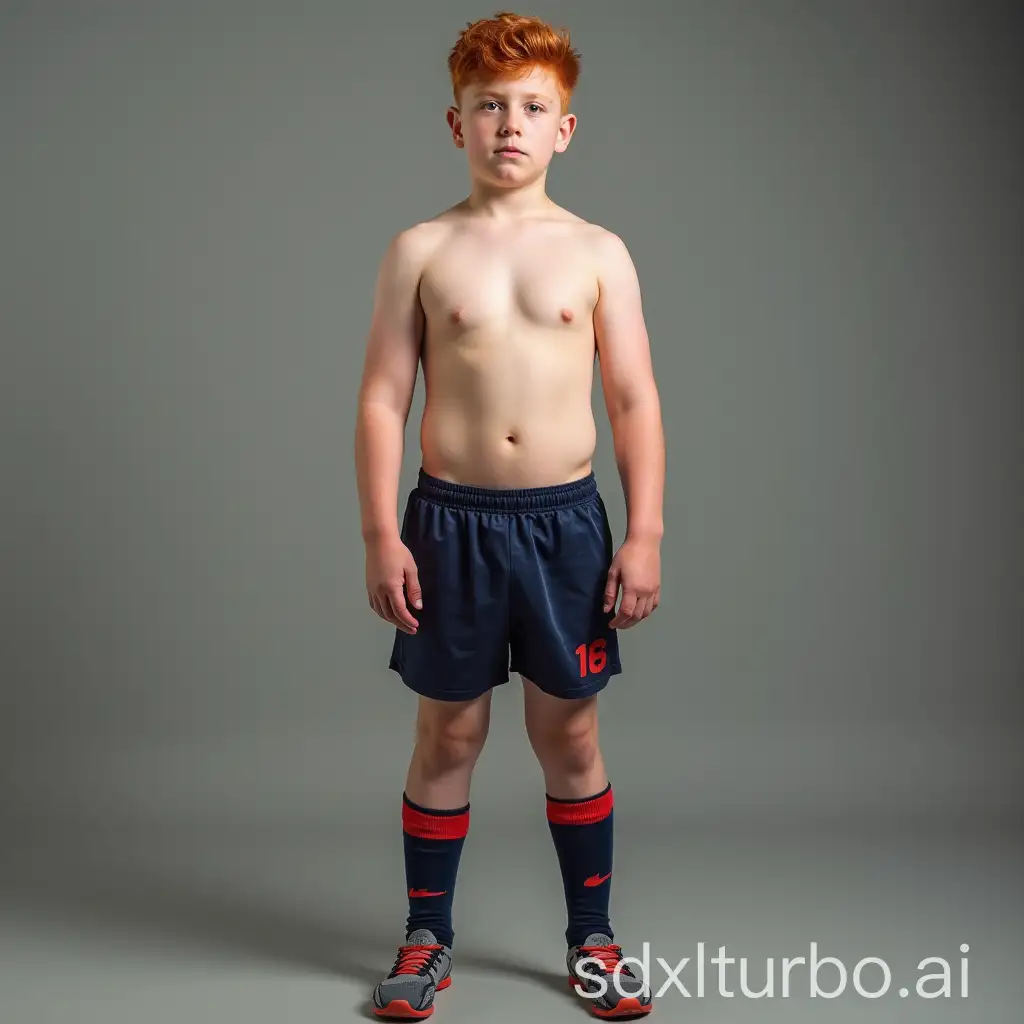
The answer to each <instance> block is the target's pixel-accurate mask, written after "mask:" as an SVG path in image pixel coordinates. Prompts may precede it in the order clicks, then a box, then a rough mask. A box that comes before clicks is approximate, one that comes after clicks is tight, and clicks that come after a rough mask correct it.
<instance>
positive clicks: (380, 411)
mask: <svg viewBox="0 0 1024 1024" xmlns="http://www.w3.org/2000/svg"><path fill="white" fill-rule="evenodd" d="M420 237H421V236H418V235H417V234H416V233H415V229H412V230H407V231H403V232H401V233H400V234H398V235H397V236H395V238H393V239H392V240H391V243H390V244H389V245H388V248H387V251H386V252H385V254H384V258H383V259H382V261H381V265H380V269H379V270H378V273H377V285H376V289H375V294H374V302H373V316H372V320H371V323H370V332H369V338H368V340H367V344H366V355H365V360H364V366H363V377H362V383H361V385H360V388H359V410H358V418H357V421H356V431H355V461H356V487H357V489H358V491H359V510H360V511H359V514H360V528H361V532H362V536H363V542H364V544H365V547H366V589H367V595H368V597H369V602H370V607H371V608H372V609H373V610H374V612H376V614H377V615H379V616H380V617H381V618H382V619H384V620H385V621H386V622H391V623H393V624H394V625H395V626H397V627H398V628H399V629H401V630H402V631H403V632H406V633H414V632H415V631H416V629H417V627H418V626H419V623H418V621H417V620H416V618H415V617H414V616H413V614H412V613H411V611H410V610H409V604H410V603H411V604H412V606H413V607H414V608H419V607H421V603H420V601H421V596H422V591H421V590H420V584H419V575H418V571H417V567H416V562H415V560H414V559H413V557H412V553H411V552H410V551H409V550H408V548H407V547H406V546H405V545H404V544H403V543H402V539H401V530H400V527H399V522H398V484H399V475H400V473H401V469H402V453H403V450H404V448H405V425H406V422H407V421H408V419H409V409H410V407H411V406H412V397H413V392H414V391H415V388H416V375H417V372H418V371H419V361H420V344H421V341H422V338H423V328H424V315H423V310H422V307H421V306H420V301H419V281H420V273H421V271H422V265H423V245H422V243H421V242H420V241H419V238H420Z"/></svg>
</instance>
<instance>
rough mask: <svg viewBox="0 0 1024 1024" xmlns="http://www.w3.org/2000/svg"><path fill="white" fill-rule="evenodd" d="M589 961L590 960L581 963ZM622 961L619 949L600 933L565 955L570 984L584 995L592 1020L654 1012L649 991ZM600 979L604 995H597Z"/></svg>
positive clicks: (619, 947)
mask: <svg viewBox="0 0 1024 1024" xmlns="http://www.w3.org/2000/svg"><path fill="white" fill-rule="evenodd" d="M588 958H593V959H592V960H590V961H589V962H586V963H584V962H583V961H588ZM621 961H622V947H621V946H617V945H616V944H615V943H613V942H612V940H611V939H610V938H609V937H608V936H607V935H603V934H601V933H599V932H595V933H594V934H592V935H588V936H587V938H586V941H585V942H584V943H583V945H582V946H571V947H570V948H569V951H568V952H567V953H566V955H565V964H566V967H568V968H569V984H570V985H571V986H573V987H575V986H576V985H579V987H580V989H582V991H583V992H584V993H587V995H586V996H585V998H586V999H587V1000H588V1001H589V1002H590V1008H591V1011H592V1012H593V1014H594V1016H595V1017H606V1018H607V1017H640V1016H643V1015H644V1014H647V1013H650V1012H651V1010H652V1009H653V1005H654V1004H653V1003H652V1001H651V991H650V989H649V988H648V987H647V985H646V984H645V983H644V981H643V980H642V979H641V978H638V977H636V975H635V974H633V972H632V971H631V970H630V969H629V965H628V964H624V963H622V962H621ZM616 968H618V972H617V975H616ZM599 977H600V978H601V979H602V981H603V982H604V987H605V991H604V994H603V995H598V994H597V993H598V992H600V991H601V988H602V985H601V982H599V981H597V978H599Z"/></svg>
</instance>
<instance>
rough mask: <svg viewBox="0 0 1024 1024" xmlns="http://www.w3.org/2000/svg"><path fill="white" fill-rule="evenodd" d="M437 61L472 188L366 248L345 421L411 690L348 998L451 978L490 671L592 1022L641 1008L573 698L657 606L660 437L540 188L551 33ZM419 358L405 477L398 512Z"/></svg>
mask: <svg viewBox="0 0 1024 1024" xmlns="http://www.w3.org/2000/svg"><path fill="white" fill-rule="evenodd" d="M449 68H450V71H451V76H452V85H453V92H454V98H455V105H453V106H452V107H451V108H450V109H449V111H448V125H449V127H450V129H451V137H452V140H453V142H454V145H455V146H456V147H457V148H458V149H461V150H463V152H464V153H465V155H466V158H467V162H468V167H469V172H470V178H471V183H472V188H471V191H470V194H469V196H468V197H467V198H466V199H465V200H463V201H462V202H460V203H458V204H457V205H456V206H454V207H452V208H451V209H449V210H447V211H445V212H443V213H442V214H440V215H438V216H436V217H434V218H432V219H429V220H426V221H424V222H422V223H419V224H416V225H414V226H412V227H409V228H407V229H405V230H403V231H401V232H400V233H399V234H397V235H396V236H395V237H394V238H393V239H392V240H391V242H390V243H389V245H388V248H387V251H386V253H385V255H384V258H383V260H382V263H381V266H380V269H379V275H378V280H377V286H376V293H375V298H374V308H373V317H372V326H371V330H370V335H369V339H368V342H367V350H366V357H365V368H364V373H363V379H362V386H361V390H360V400H359V417H358V425H357V429H356V471H357V479H358V487H359V494H360V509H361V525H362V535H363V539H364V542H365V546H366V587H367V592H368V598H369V604H370V607H371V608H372V609H373V611H374V612H376V614H377V615H378V616H380V617H381V618H382V619H384V620H385V621H386V622H389V623H392V624H393V625H394V626H395V628H396V629H395V640H394V648H393V653H392V655H391V661H390V668H391V669H393V670H394V671H395V672H396V673H398V674H399V675H400V677H401V679H402V680H403V681H404V684H405V685H406V686H407V687H408V688H409V689H410V690H412V691H413V692H414V693H416V694H417V699H418V714H417V722H416V740H415V744H414V749H413V751H412V757H411V762H410V765H409V770H408V775H407V778H406V783H405V790H404V792H403V794H402V836H403V843H404V849H405V874H406V878H405V881H406V886H407V889H408V897H409V912H408V918H407V920H406V927H405V937H404V940H403V942H402V944H401V945H400V946H399V951H398V956H397V957H396V959H395V963H394V966H393V968H392V969H391V971H390V973H389V974H388V975H387V977H386V978H384V979H383V980H382V981H381V983H380V984H379V985H378V986H377V987H376V989H375V990H374V993H373V1005H374V1010H375V1012H376V1013H377V1014H378V1015H380V1016H382V1017H388V1018H399V1019H421V1018H424V1017H428V1016H430V1014H431V1013H433V1009H434V996H435V993H436V992H437V991H439V990H441V989H444V988H446V987H447V986H448V985H449V984H450V982H451V966H452V955H453V953H452V947H453V939H454V932H453V928H452V904H453V896H454V892H455V883H456V876H457V871H458V865H459V859H460V856H461V853H462V847H463V843H464V841H465V839H466V836H467V833H468V829H469V791H470V780H471V776H472V773H473V769H474V766H475V764H476V762H477V759H478V757H479V755H480V753H481V750H482V748H483V744H484V740H485V737H486V735H487V731H488V725H489V716H490V706H491V692H492V688H493V687H494V686H496V685H499V684H502V683H505V682H507V681H508V679H509V673H510V672H514V673H517V674H519V675H520V677H521V678H522V683H523V689H524V705H525V719H526V730H527V734H528V736H529V741H530V744H531V746H532V749H533V751H534V752H535V754H536V756H537V759H538V762H539V765H540V767H541V769H542V773H543V777H544V783H545V789H546V793H545V794H544V796H545V804H546V816H547V821H548V824H549V828H550V832H551V836H552V841H553V844H554V848H555V853H556V858H553V859H555V860H556V861H557V864H558V866H559V869H560V871H561V876H562V882H563V888H564V892H565V903H566V914H567V927H566V930H565V939H566V943H567V951H566V966H567V968H568V972H569V978H570V980H571V981H572V982H573V983H574V984H576V985H578V986H579V987H577V989H576V991H577V993H578V994H579V995H581V996H586V997H587V998H589V999H590V1007H591V1009H592V1011H593V1012H594V1013H595V1014H596V1015H598V1016H601V1017H616V1016H626V1015H629V1016H633V1015H636V1014H643V1013H646V1012H648V1011H649V1010H650V1009H651V1006H652V1002H651V996H650V992H649V987H648V986H647V984H645V982H644V979H641V978H638V977H636V976H635V975H633V974H632V973H631V972H630V970H629V967H628V965H626V964H622V962H621V961H622V958H623V956H624V953H623V952H622V950H621V949H620V947H619V945H618V944H616V943H615V942H614V933H613V930H612V927H611V923H610V921H609V909H608V908H609V893H610V887H611V874H612V838H613V828H612V823H613V796H612V787H611V784H610V782H609V780H608V776H607V775H606V773H605V765H604V761H603V758H602V755H601V750H600V746H599V743H598V715H597V698H598V694H599V692H600V691H601V690H602V689H604V687H605V686H607V685H608V683H609V681H610V679H611V677H612V676H614V675H616V674H618V673H620V672H621V671H622V665H621V661H620V656H619V647H618V642H617V631H619V630H623V629H628V628H630V627H631V626H634V625H636V624H637V623H638V622H640V621H641V620H643V619H645V618H646V617H647V616H649V615H650V614H651V613H652V612H653V611H654V609H655V608H657V607H658V602H659V597H660V571H661V570H660V561H661V558H660V547H661V538H662V532H663V514H662V512H663V510H662V504H663V489H664V462H665V456H664V436H663V432H662V421H661V409H660V404H659V397H658V392H657V388H656V386H655V381H654V375H653V371H652V360H651V354H650V349H649V342H648V337H647V331H646V327H645V323H644V317H643V312H642V308H641V298H640V289H639V285H638V281H637V276H636V272H635V269H634V266H633V263H632V260H631V258H630V256H629V254H628V252H627V250H626V247H625V246H624V244H623V242H622V241H621V240H620V239H619V238H618V237H617V236H616V235H614V234H613V233H611V232H609V231H607V230H605V229H603V228H601V227H599V226H597V225H594V224H591V223H588V222H586V221H584V220H582V219H581V218H580V217H578V216H575V215H573V214H572V213H569V212H568V211H567V210H565V209H562V208H561V207H559V206H557V205H556V204H555V203H554V202H552V200H551V199H550V198H548V196H547V194H546V178H547V171H548V166H549V163H550V161H551V160H552V158H553V156H554V154H556V153H562V152H564V151H565V149H566V147H567V146H568V145H569V141H570V139H571V138H572V135H573V132H574V131H575V128H576V118H575V116H574V115H573V114H571V113H569V101H570V97H571V95H572V91H573V88H574V87H575V85H576V81H577V76H578V73H579V55H578V54H577V53H576V52H575V51H574V50H573V49H572V47H571V46H570V43H569V39H568V36H567V34H565V33H564V32H561V31H556V30H555V29H553V28H551V27H550V26H548V25H547V24H545V23H544V22H541V21H538V20H535V19H532V18H522V17H519V16H516V15H512V14H499V15H496V16H495V18H494V19H488V20H483V21H479V22H476V23H474V24H472V25H470V26H469V27H468V28H467V29H466V30H465V31H463V32H462V33H461V34H460V36H459V40H458V42H457V43H456V45H455V47H454V48H453V50H452V52H451V55H450V58H449ZM595 359H596V361H597V362H598V363H599V366H600V372H601V381H602V386H603V390H604V396H605V402H606V407H607V410H608V416H609V422H610V427H611V430H612V434H613V437H614V449H615V458H616V464H617V467H618V471H619V477H620V480H621V483H622V486H623V490H624V496H625V503H626V510H627V520H628V521H627V528H626V533H625V537H624V539H623V542H622V544H621V546H619V547H618V549H617V550H616V549H615V547H614V544H613V540H612V535H611V531H610V529H609V525H608V519H607V516H606V512H605V506H604V502H603V500H602V498H601V495H600V493H599V492H598V489H597V485H596V482H595V477H594V471H593V469H592V463H591V460H592V456H593V454H594V449H595V445H596V427H595V422H594V418H593V412H592V405H591V401H592V386H593V374H594V364H595ZM421 361H422V366H423V373H424V384H425V408H424V413H423V420H422V423H421V427H420V438H419V439H420V447H421V453H422V454H421V462H420V469H419V476H418V483H417V486H416V487H415V488H414V489H413V490H412V492H411V493H410V495H409V498H408V503H407V505H406V507H405V510H404V514H403V517H402V519H401V520H399V514H398V513H399V506H398V484H399V472H400V468H401V464H402V456H403V448H404V439H405V428H406V423H407V419H408V415H409V410H410V406H411V402H412V396H413V392H414V388H415V384H416V377H417V374H418V370H419V365H420V363H421ZM616 605H617V607H616ZM616 965H618V967H619V972H620V973H619V974H617V975H616V974H615V971H616ZM602 982H603V984H602ZM602 988H603V989H604V994H603V995H599V994H598V993H599V990H600V989H602Z"/></svg>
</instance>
